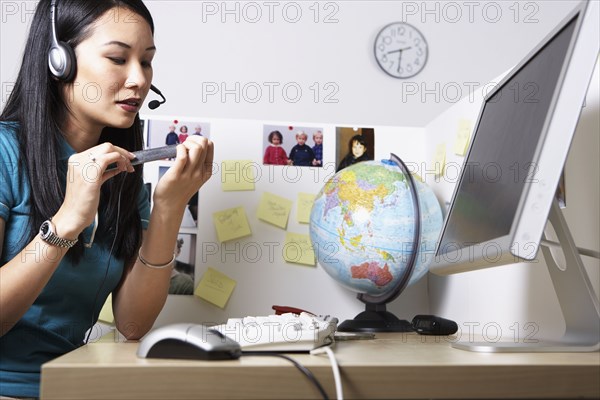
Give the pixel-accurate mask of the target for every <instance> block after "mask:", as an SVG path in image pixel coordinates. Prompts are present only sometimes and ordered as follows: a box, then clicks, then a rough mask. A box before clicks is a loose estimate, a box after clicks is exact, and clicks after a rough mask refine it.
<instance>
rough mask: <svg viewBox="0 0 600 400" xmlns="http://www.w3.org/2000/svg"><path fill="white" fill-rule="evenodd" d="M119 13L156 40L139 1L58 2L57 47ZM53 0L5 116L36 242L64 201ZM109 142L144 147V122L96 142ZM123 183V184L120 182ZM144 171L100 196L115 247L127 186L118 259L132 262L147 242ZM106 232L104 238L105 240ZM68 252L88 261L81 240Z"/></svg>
mask: <svg viewBox="0 0 600 400" xmlns="http://www.w3.org/2000/svg"><path fill="white" fill-rule="evenodd" d="M115 7H119V8H122V9H126V10H130V11H132V12H133V13H135V14H137V15H139V16H141V17H142V18H143V19H144V20H145V21H146V22H147V23H148V24H149V25H150V29H151V31H152V33H153V34H154V22H153V20H152V16H151V15H150V12H149V11H148V9H147V8H146V6H145V5H144V4H143V3H142V1H141V0H102V1H98V0H60V1H58V2H57V3H56V13H55V15H56V31H57V37H58V40H60V41H62V42H66V43H67V44H69V45H70V46H71V47H72V48H73V49H75V48H76V47H77V45H79V44H80V43H81V42H82V41H83V40H84V39H86V38H87V37H89V35H91V33H92V32H91V27H92V24H93V23H94V22H96V21H97V20H98V18H100V17H101V16H103V15H104V14H105V13H106V12H108V11H109V10H112V9H114V8H115ZM51 39H52V27H51V23H50V0H40V1H39V3H38V5H37V7H36V11H35V14H34V16H33V20H32V22H31V28H30V31H29V36H28V38H27V42H26V45H25V50H24V53H23V60H22V65H21V69H20V70H19V74H18V76H17V80H16V82H15V85H14V88H13V90H12V92H11V94H10V97H9V99H8V101H7V103H6V106H5V107H4V110H3V111H2V114H0V121H15V122H18V127H17V128H16V129H17V137H18V140H19V152H20V156H19V175H20V176H26V179H27V180H28V181H29V184H30V185H31V199H30V206H31V211H30V217H31V220H30V224H29V231H28V232H26V233H25V236H24V237H23V240H24V241H25V240H27V241H31V240H32V239H33V238H34V237H35V235H36V234H37V232H38V229H39V226H40V225H41V223H42V222H43V221H44V220H46V219H48V218H49V217H51V216H53V215H54V214H56V212H57V211H58V209H59V208H60V206H61V205H62V203H63V201H64V197H65V193H64V188H63V184H64V182H66V171H65V170H64V168H62V169H61V168H60V165H59V159H58V157H59V154H60V151H59V149H60V142H61V140H64V139H63V138H62V133H61V131H60V128H61V122H62V121H65V120H66V118H67V115H68V108H67V105H66V102H65V100H64V99H63V97H62V95H61V91H62V88H63V85H64V83H63V82H61V81H58V80H57V79H55V78H53V77H52V76H51V74H50V71H49V69H48V50H49V49H50V46H51ZM103 142H110V143H112V144H114V145H117V146H120V147H123V148H125V149H127V150H129V151H135V150H140V149H142V148H143V136H142V128H141V123H140V119H139V115H136V117H135V121H134V123H133V125H132V126H131V127H129V128H113V127H106V128H104V129H103V131H102V133H101V135H100V139H99V142H98V143H103ZM123 180H125V182H122V181H123ZM141 182H142V168H141V166H137V167H135V172H134V173H130V174H126V173H121V174H119V175H117V176H116V177H115V178H112V179H110V180H109V181H108V182H106V183H105V184H104V185H103V186H102V189H101V194H100V204H101V206H100V207H99V210H102V211H101V212H102V213H101V214H99V225H98V231H97V235H96V237H97V238H104V239H99V240H105V241H108V243H110V242H111V241H112V238H108V237H109V236H111V235H114V230H115V221H116V220H117V218H116V216H117V204H118V200H119V187H121V183H123V185H122V187H123V189H122V193H121V196H122V197H123V198H124V199H126V200H125V201H122V202H121V210H120V217H119V224H120V228H119V229H118V230H117V231H118V234H117V238H116V240H115V243H116V248H115V255H116V256H117V257H118V258H122V259H125V260H128V259H130V258H132V257H133V255H134V254H135V251H136V250H137V248H138V247H139V245H140V243H141V221H140V215H139V210H138V203H137V201H136V200H137V198H138V195H139V192H140V189H141V186H142V185H141ZM102 233H104V235H103V234H102ZM79 239H80V240H79V241H78V242H77V244H76V245H75V246H74V247H73V248H72V249H70V250H69V252H68V253H67V257H69V258H70V259H71V260H72V261H74V262H76V261H77V260H79V259H80V258H81V256H82V255H83V240H82V237H81V235H80V237H79Z"/></svg>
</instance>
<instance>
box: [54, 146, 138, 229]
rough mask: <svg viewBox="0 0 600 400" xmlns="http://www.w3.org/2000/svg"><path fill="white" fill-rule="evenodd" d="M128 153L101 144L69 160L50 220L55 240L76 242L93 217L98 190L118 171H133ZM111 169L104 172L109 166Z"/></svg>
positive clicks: (97, 200)
mask: <svg viewBox="0 0 600 400" xmlns="http://www.w3.org/2000/svg"><path fill="white" fill-rule="evenodd" d="M134 157H135V156H134V155H133V154H132V153H130V152H129V151H127V150H125V149H123V148H121V147H118V146H114V145H112V144H111V143H108V142H107V143H103V144H100V145H97V146H94V147H92V148H90V149H88V150H85V151H83V152H81V153H77V154H73V155H72V156H71V157H69V163H68V172H67V186H66V191H65V199H64V201H63V204H62V206H61V207H60V209H59V210H58V212H57V213H56V215H54V217H53V218H52V222H53V223H54V226H55V227H56V233H57V235H58V236H59V237H63V238H66V239H76V238H77V237H78V236H79V234H80V233H81V231H83V230H84V229H85V228H86V227H87V226H89V225H90V224H91V223H92V222H93V221H94V217H95V216H96V212H97V211H98V205H99V203H100V188H101V187H102V185H103V184H104V182H106V181H107V180H109V179H110V178H112V177H114V176H116V175H118V174H120V173H121V172H133V171H134V169H133V166H132V165H131V159H133V158H134ZM111 164H116V165H117V167H116V168H115V169H111V170H110V171H107V170H106V169H107V168H108V166H109V165H111Z"/></svg>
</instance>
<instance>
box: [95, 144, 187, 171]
mask: <svg viewBox="0 0 600 400" xmlns="http://www.w3.org/2000/svg"><path fill="white" fill-rule="evenodd" d="M132 154H134V155H135V158H133V159H132V160H131V165H134V166H135V165H139V164H144V163H147V162H150V161H156V160H164V159H165V158H175V156H176V155H177V145H176V144H172V145H169V146H163V147H156V148H154V149H146V150H139V151H134V152H133V153H132ZM115 168H117V164H111V165H109V166H108V168H106V170H107V171H110V170H113V169H115Z"/></svg>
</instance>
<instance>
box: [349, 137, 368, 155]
mask: <svg viewBox="0 0 600 400" xmlns="http://www.w3.org/2000/svg"><path fill="white" fill-rule="evenodd" d="M354 142H358V143H359V144H362V145H363V146H365V151H366V149H367V141H366V140H365V137H364V136H363V135H354V136H352V138H351V139H350V141H349V142H348V150H349V151H350V153H352V146H353V145H354Z"/></svg>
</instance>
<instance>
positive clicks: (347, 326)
mask: <svg viewBox="0 0 600 400" xmlns="http://www.w3.org/2000/svg"><path fill="white" fill-rule="evenodd" d="M365 308H366V310H365V311H363V312H361V313H360V314H358V315H357V316H356V317H354V319H348V320H346V321H344V322H342V323H341V324H340V325H339V326H338V329H337V330H338V331H340V332H412V331H414V329H413V326H412V324H411V323H410V322H408V321H407V320H405V319H400V318H398V317H396V316H395V315H394V314H392V313H391V312H389V311H387V310H386V306H385V304H371V303H367V304H366V307H365Z"/></svg>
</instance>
